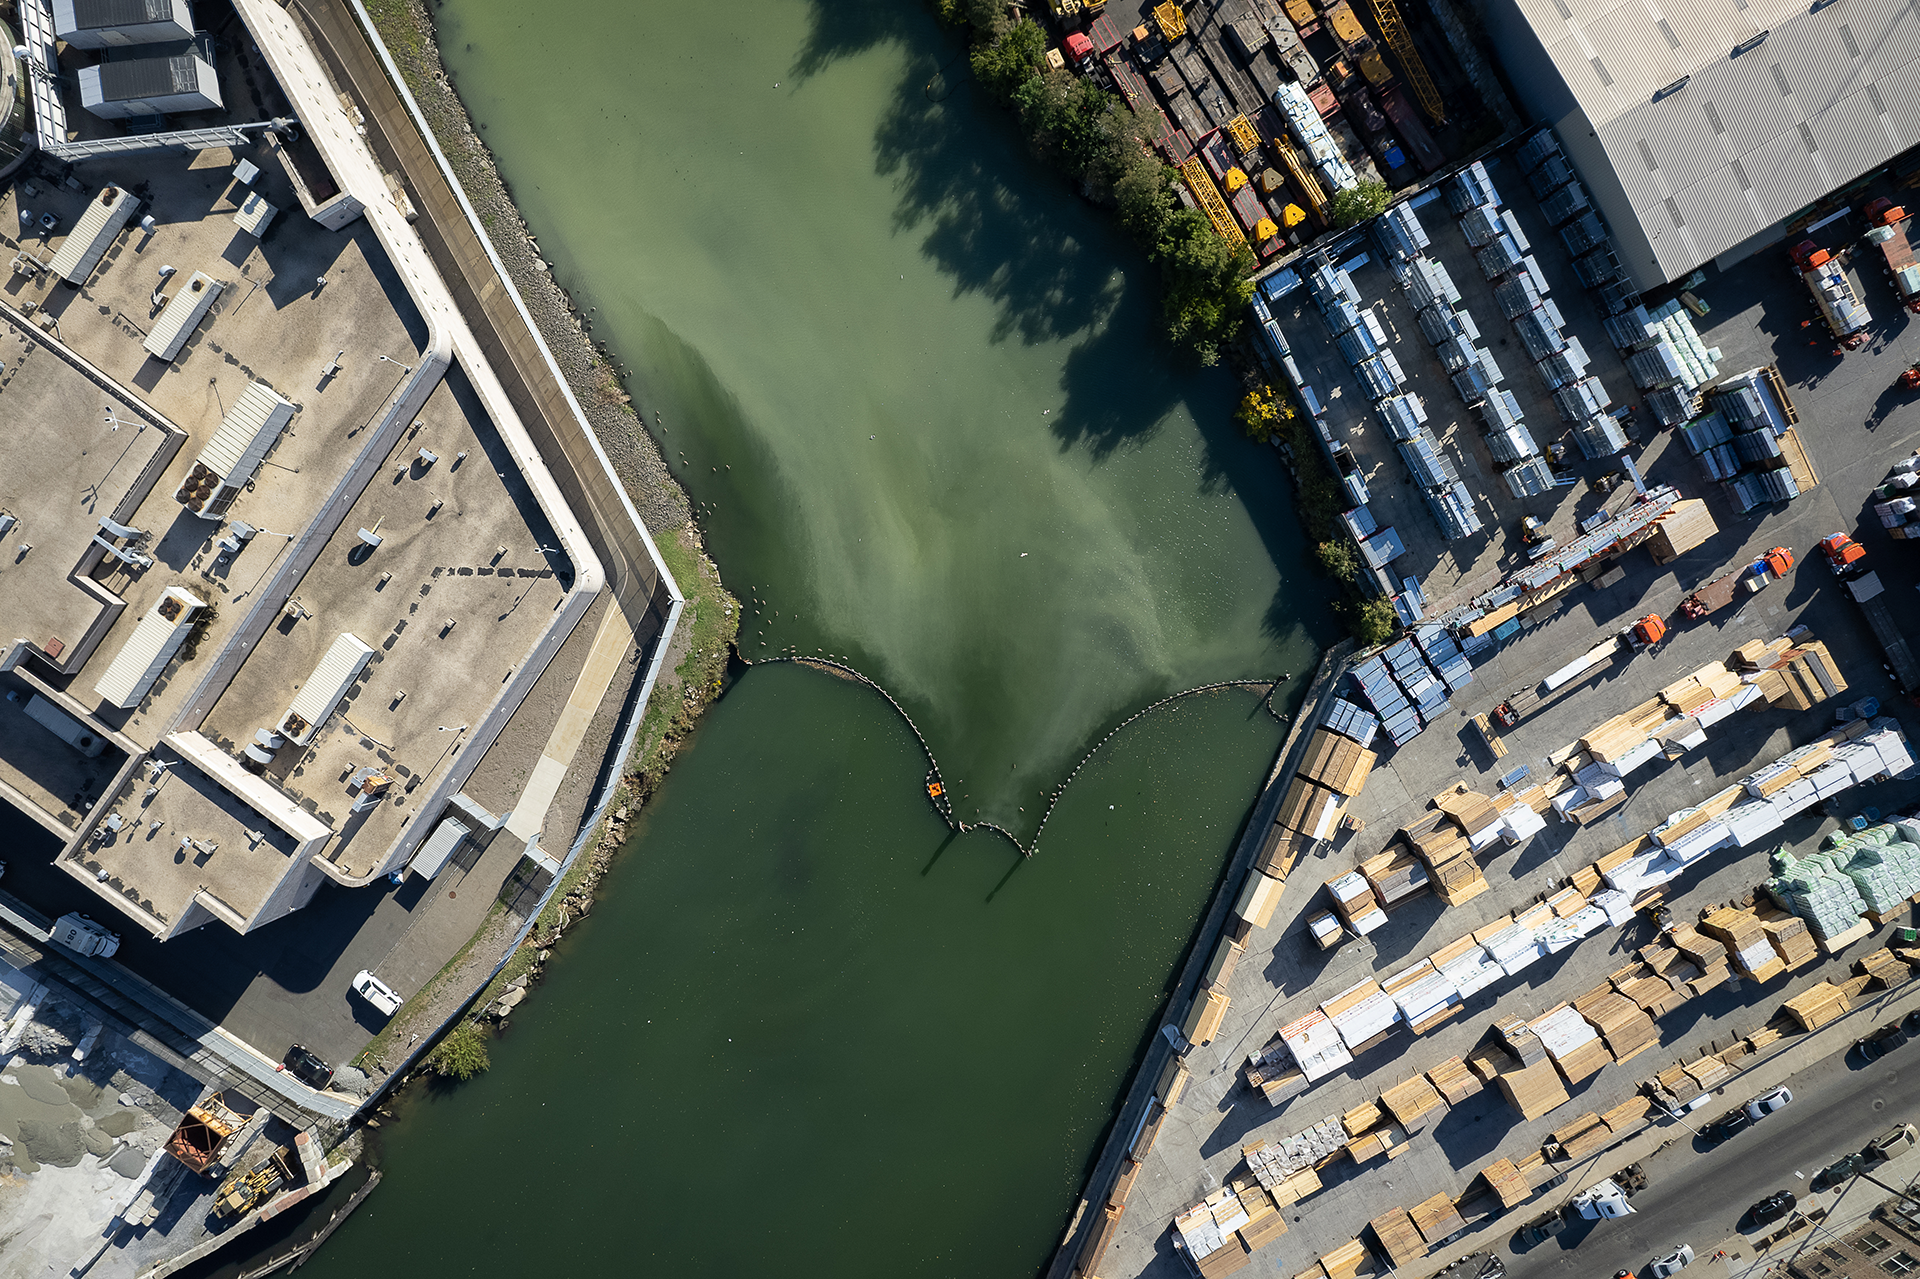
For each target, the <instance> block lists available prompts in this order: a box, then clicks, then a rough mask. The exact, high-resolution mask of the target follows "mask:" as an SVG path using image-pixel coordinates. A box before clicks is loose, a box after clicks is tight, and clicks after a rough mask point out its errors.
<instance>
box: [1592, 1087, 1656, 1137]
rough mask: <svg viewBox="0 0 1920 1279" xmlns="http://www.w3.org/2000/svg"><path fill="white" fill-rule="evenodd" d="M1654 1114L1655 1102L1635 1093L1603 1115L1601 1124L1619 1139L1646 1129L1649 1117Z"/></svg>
mask: <svg viewBox="0 0 1920 1279" xmlns="http://www.w3.org/2000/svg"><path fill="white" fill-rule="evenodd" d="M1652 1112H1653V1101H1652V1100H1651V1099H1650V1098H1647V1097H1642V1096H1640V1095H1639V1094H1638V1093H1635V1094H1634V1095H1633V1096H1631V1097H1629V1098H1627V1099H1626V1100H1625V1101H1623V1102H1621V1103H1620V1104H1619V1105H1617V1106H1615V1107H1614V1108H1613V1109H1612V1110H1609V1111H1607V1112H1606V1113H1605V1114H1603V1115H1601V1116H1600V1122H1601V1123H1603V1124H1605V1125H1606V1126H1607V1128H1608V1129H1609V1130H1610V1131H1611V1132H1612V1133H1613V1135H1614V1136H1616V1137H1619V1136H1624V1135H1625V1134H1627V1133H1629V1132H1633V1131H1636V1130H1638V1129H1640V1128H1642V1127H1644V1126H1645V1125H1646V1123H1647V1116H1648V1115H1649V1114H1651V1113H1652Z"/></svg>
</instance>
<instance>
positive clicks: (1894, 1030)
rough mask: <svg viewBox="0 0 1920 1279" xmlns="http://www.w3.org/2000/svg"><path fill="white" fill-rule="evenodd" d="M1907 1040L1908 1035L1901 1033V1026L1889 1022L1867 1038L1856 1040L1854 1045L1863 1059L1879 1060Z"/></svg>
mask: <svg viewBox="0 0 1920 1279" xmlns="http://www.w3.org/2000/svg"><path fill="white" fill-rule="evenodd" d="M1905 1042H1907V1037H1906V1036H1905V1035H1903V1034H1901V1033H1900V1027H1899V1026H1898V1025H1897V1024H1895V1023H1893V1022H1888V1023H1887V1024H1886V1025H1884V1026H1882V1027H1881V1028H1880V1029H1878V1030H1876V1031H1874V1032H1873V1033H1872V1034H1871V1035H1868V1036H1867V1037H1866V1038H1865V1039H1861V1040H1858V1041H1856V1042H1855V1043H1854V1045H1853V1047H1854V1051H1856V1052H1858V1053H1859V1054H1860V1059H1861V1060H1862V1061H1878V1060H1879V1059H1880V1058H1882V1057H1884V1056H1886V1055H1887V1054H1888V1053H1890V1052H1892V1051H1893V1050H1894V1049H1896V1048H1898V1047H1899V1046H1900V1045H1901V1044H1904V1043H1905Z"/></svg>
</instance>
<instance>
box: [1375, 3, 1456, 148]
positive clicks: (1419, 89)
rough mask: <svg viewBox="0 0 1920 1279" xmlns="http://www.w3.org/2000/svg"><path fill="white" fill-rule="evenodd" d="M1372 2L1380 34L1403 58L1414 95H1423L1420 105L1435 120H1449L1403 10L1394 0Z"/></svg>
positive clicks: (1441, 121) (1401, 64)
mask: <svg viewBox="0 0 1920 1279" xmlns="http://www.w3.org/2000/svg"><path fill="white" fill-rule="evenodd" d="M1370 3H1371V4H1372V5H1373V20H1374V21H1375V22H1377V23H1379V24H1380V34H1382V35H1384V36H1386V38H1387V43H1388V44H1389V45H1391V46H1392V47H1393V56H1394V57H1396V58H1398V59H1399V60H1400V69H1401V70H1403V71H1405V72H1406V73H1407V83H1408V84H1410V85H1412V86H1413V96H1414V97H1416V98H1418V99H1420V109H1421V110H1422V111H1425V112H1426V113H1427V115H1428V116H1429V117H1430V118H1431V119H1432V120H1433V122H1434V123H1435V124H1445V123H1446V122H1447V104H1446V103H1444V102H1442V101H1441V100H1440V90H1438V89H1436V88H1434V85H1433V77H1432V76H1430V75H1428V74H1427V64H1426V63H1424V62H1422V61H1420V51H1419V50H1418V49H1415V48H1414V47H1413V37H1412V36H1410V35H1408V34H1407V24H1406V23H1404V22H1402V21H1401V20H1400V10H1398V9H1397V8H1395V7H1394V4H1393V0H1370Z"/></svg>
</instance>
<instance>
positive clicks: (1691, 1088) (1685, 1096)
mask: <svg viewBox="0 0 1920 1279" xmlns="http://www.w3.org/2000/svg"><path fill="white" fill-rule="evenodd" d="M1653 1078H1654V1081H1655V1082H1656V1083H1658V1084H1659V1085H1660V1087H1661V1089H1662V1090H1663V1091H1664V1092H1665V1093H1666V1094H1667V1095H1668V1096H1670V1097H1672V1098H1673V1099H1674V1100H1675V1101H1692V1100H1693V1099H1694V1098H1695V1097H1698V1096H1699V1095H1700V1092H1701V1089H1700V1085H1699V1083H1698V1082H1696V1081H1695V1079H1694V1077H1693V1076H1692V1075H1690V1074H1688V1073H1687V1068H1686V1067H1685V1066H1669V1067H1667V1069H1665V1070H1663V1071H1661V1072H1660V1073H1659V1074H1657V1075H1655V1076H1654V1077H1653Z"/></svg>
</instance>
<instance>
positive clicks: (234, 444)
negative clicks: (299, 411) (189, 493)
mask: <svg viewBox="0 0 1920 1279" xmlns="http://www.w3.org/2000/svg"><path fill="white" fill-rule="evenodd" d="M292 420H293V405H291V404H289V403H288V402H287V401H286V400H284V399H282V398H280V396H278V395H276V394H275V393H274V391H273V388H271V387H269V386H268V385H267V384H266V383H264V382H249V383H247V389H246V390H244V391H242V392H240V398H239V399H237V400H235V401H234V402H233V407H232V408H230V409H228V410H227V415H226V416H225V417H223V418H221V419H220V429H219V430H218V431H215V432H214V433H213V438H212V439H211V440H208V441H207V447H206V448H204V449H202V450H200V464H201V465H202V466H204V467H206V468H207V469H208V470H209V471H212V472H213V473H214V475H216V476H218V477H219V479H220V480H221V482H222V483H226V484H244V483H246V481H247V480H248V479H249V478H250V477H251V476H252V475H253V472H254V470H255V468H257V467H258V466H259V465H260V459H261V458H263V457H265V456H266V455H267V450H268V449H270V448H272V447H273V443H274V441H275V440H277V439H279V438H280V432H281V431H282V430H283V429H285V427H286V425H287V423H288V422H291V421H292Z"/></svg>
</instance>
